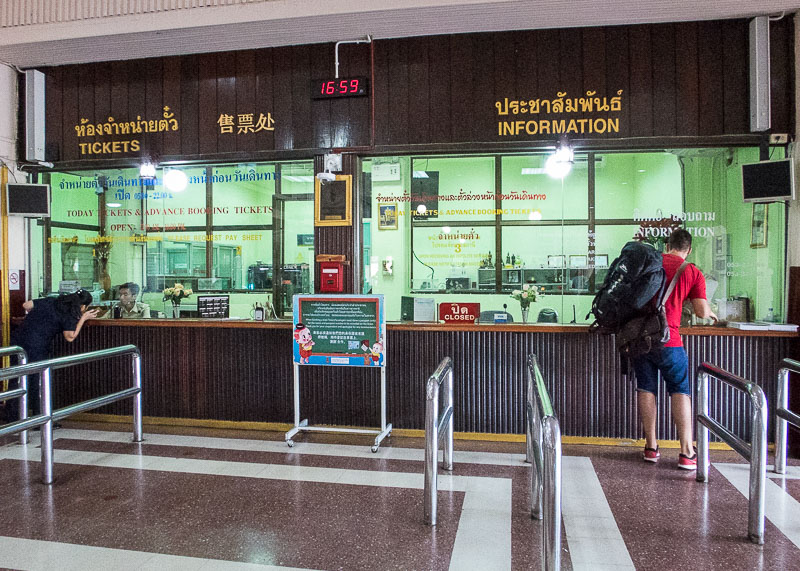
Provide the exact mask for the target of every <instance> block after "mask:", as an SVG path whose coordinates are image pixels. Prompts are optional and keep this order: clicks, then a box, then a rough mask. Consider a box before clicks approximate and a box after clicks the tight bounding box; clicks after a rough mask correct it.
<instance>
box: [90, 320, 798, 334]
mask: <svg viewBox="0 0 800 571" xmlns="http://www.w3.org/2000/svg"><path fill="white" fill-rule="evenodd" d="M87 325H89V326H91V327H97V326H108V327H186V328H190V327H202V328H211V329H238V328H245V329H252V328H256V329H291V327H292V322H291V320H288V319H287V320H279V321H253V320H252V319H192V318H189V319H92V320H90V321H88V322H87ZM386 329H387V330H389V331H511V332H517V333H585V332H588V330H589V326H588V325H586V324H562V323H531V324H525V323H508V324H494V323H484V324H480V325H466V324H458V325H444V324H443V323H419V322H417V323H415V322H411V321H393V322H389V323H387V324H386ZM681 335H719V336H739V337H741V336H745V337H800V333H797V332H789V331H752V330H742V329H733V328H731V327H722V326H702V325H701V326H694V327H681Z"/></svg>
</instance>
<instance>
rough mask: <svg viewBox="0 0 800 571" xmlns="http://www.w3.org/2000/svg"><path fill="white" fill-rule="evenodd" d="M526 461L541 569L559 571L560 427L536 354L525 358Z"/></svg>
mask: <svg viewBox="0 0 800 571" xmlns="http://www.w3.org/2000/svg"><path fill="white" fill-rule="evenodd" d="M526 370H527V377H528V400H527V403H526V408H527V412H528V422H527V423H526V430H525V442H526V444H527V446H526V454H525V457H526V461H528V462H530V463H531V517H532V518H536V519H541V520H543V522H542V551H543V553H542V569H543V570H544V571H552V570H556V569H560V568H561V427H560V425H559V424H558V418H557V417H556V415H555V412H554V411H553V405H552V404H551V402H550V395H549V394H548V393H547V387H545V384H544V378H543V377H542V372H541V370H540V369H539V363H538V362H537V360H536V355H533V354H531V355H528V363H527V367H526Z"/></svg>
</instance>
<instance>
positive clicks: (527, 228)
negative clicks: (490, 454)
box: [363, 148, 786, 323]
mask: <svg viewBox="0 0 800 571" xmlns="http://www.w3.org/2000/svg"><path fill="white" fill-rule="evenodd" d="M773 154H774V155H776V156H775V157H774V158H775V159H778V158H783V151H782V149H774V151H773ZM547 158H548V155H547V154H545V153H530V154H525V155H491V156H457V157H441V156H437V157H381V158H375V159H372V160H365V161H364V163H363V165H364V172H365V176H364V180H365V193H366V194H367V199H368V200H367V204H368V206H367V207H365V208H364V212H365V216H364V244H365V250H364V262H365V272H364V287H363V289H364V291H372V292H374V293H383V294H384V295H385V296H386V300H387V303H386V306H387V318H388V319H389V320H400V319H411V318H413V311H409V310H408V307H411V306H410V305H409V303H410V304H412V305H413V299H412V298H415V299H432V300H433V304H434V307H435V304H438V303H441V302H448V301H454V302H477V303H480V304H481V310H482V311H484V310H488V311H491V312H498V311H499V312H501V311H503V309H506V310H507V311H508V312H509V313H510V314H511V316H512V317H513V319H514V320H515V321H520V320H521V319H522V311H521V309H522V307H521V305H520V302H519V301H518V300H517V299H515V298H514V297H512V294H513V293H514V292H515V291H524V290H525V288H526V286H527V288H528V290H531V289H535V291H536V294H537V300H536V301H535V302H534V303H533V304H531V306H530V310H529V312H528V314H529V317H528V320H529V321H531V322H535V321H537V320H540V319H541V320H542V321H548V322H549V321H554V320H555V321H557V322H559V323H570V322H575V323H587V322H588V321H590V320H587V318H586V315H587V313H588V312H589V310H590V309H591V303H592V299H593V298H594V294H595V293H596V292H597V290H598V289H599V287H600V286H601V285H602V283H603V280H604V279H605V277H606V274H607V272H608V267H609V265H610V264H611V262H613V260H614V259H615V258H616V257H617V256H618V255H619V252H620V250H621V248H622V246H623V245H624V244H625V243H626V242H628V241H630V240H633V239H638V240H643V241H646V242H648V243H650V244H652V245H653V246H654V247H656V248H657V249H659V250H660V251H663V250H664V246H665V243H666V239H667V237H668V236H669V233H670V232H671V231H672V229H674V228H678V227H684V228H686V229H687V230H688V231H689V232H690V233H691V234H692V236H693V251H692V254H691V255H690V257H689V261H691V262H693V263H695V264H696V265H697V266H698V267H699V268H700V269H701V270H702V271H703V273H704V274H705V276H706V281H707V287H708V298H709V301H710V302H711V305H712V308H713V309H714V310H715V311H717V313H718V314H719V315H720V317H721V318H728V319H730V320H748V319H749V320H755V319H764V318H766V317H772V318H774V319H776V320H778V319H780V318H781V317H782V316H783V315H784V312H785V308H784V306H785V299H784V298H785V293H784V285H783V284H784V276H785V262H784V257H785V250H786V244H785V242H786V225H785V219H786V215H785V209H786V205H785V204H784V203H781V202H777V203H772V204H768V205H763V204H757V205H755V206H754V205H752V204H748V203H745V202H744V201H743V198H742V188H741V165H742V164H745V163H751V162H757V161H758V158H759V151H758V149H756V148H720V149H679V150H663V151H649V152H593V153H576V155H575V158H574V163H573V166H572V170H571V171H570V172H569V174H567V175H566V176H565V177H564V178H552V177H550V176H549V175H548V174H547V172H546V169H545V162H546V160H547ZM387 213H393V214H387ZM404 300H405V301H404ZM404 304H405V305H404ZM420 305H421V306H424V305H425V304H420ZM403 307H405V308H406V309H405V310H404V309H403ZM427 315H428V316H429V315H430V313H427Z"/></svg>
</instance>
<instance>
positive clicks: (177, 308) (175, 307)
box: [172, 301, 181, 319]
mask: <svg viewBox="0 0 800 571" xmlns="http://www.w3.org/2000/svg"><path fill="white" fill-rule="evenodd" d="M172 317H174V318H175V319H180V317H181V302H180V301H173V302H172Z"/></svg>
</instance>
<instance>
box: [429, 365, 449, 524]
mask: <svg viewBox="0 0 800 571" xmlns="http://www.w3.org/2000/svg"><path fill="white" fill-rule="evenodd" d="M443 382H444V383H445V399H446V404H445V407H444V410H442V411H441V412H440V411H439V387H440V385H441V384H442V383H443ZM425 395H426V399H427V400H426V403H425V523H426V524H427V525H436V491H437V489H438V476H439V474H438V469H437V464H438V461H439V441H440V440H441V439H442V438H444V450H443V451H442V467H443V468H444V469H445V470H452V469H453V362H452V361H451V360H450V357H445V358H444V359H443V360H442V362H441V363H439V366H438V367H436V371H434V372H433V374H432V375H431V376H430V377H428V382H427V384H426V385H425Z"/></svg>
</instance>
